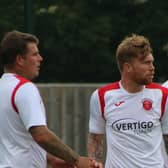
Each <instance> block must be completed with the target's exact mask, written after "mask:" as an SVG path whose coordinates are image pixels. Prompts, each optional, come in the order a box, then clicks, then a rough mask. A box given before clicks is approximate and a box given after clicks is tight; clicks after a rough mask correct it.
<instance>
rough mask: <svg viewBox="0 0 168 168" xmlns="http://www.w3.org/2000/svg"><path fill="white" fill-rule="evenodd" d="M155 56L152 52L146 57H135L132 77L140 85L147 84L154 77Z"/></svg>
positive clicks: (132, 64) (132, 65)
mask: <svg viewBox="0 0 168 168" xmlns="http://www.w3.org/2000/svg"><path fill="white" fill-rule="evenodd" d="M153 62H154V58H153V55H152V54H149V55H147V56H146V57H145V58H144V59H142V58H139V57H137V58H135V59H134V60H133V61H132V63H131V67H132V68H131V73H130V74H131V78H132V80H133V81H134V82H135V83H137V84H139V85H147V84H150V83H151V82H152V81H153V78H154V69H155V68H154V65H153Z"/></svg>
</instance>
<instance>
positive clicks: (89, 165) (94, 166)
mask: <svg viewBox="0 0 168 168" xmlns="http://www.w3.org/2000/svg"><path fill="white" fill-rule="evenodd" d="M75 165H76V167H75V168H103V165H102V163H100V162H97V161H95V160H93V159H91V158H88V157H84V156H81V157H79V160H78V161H77V162H76V164H75Z"/></svg>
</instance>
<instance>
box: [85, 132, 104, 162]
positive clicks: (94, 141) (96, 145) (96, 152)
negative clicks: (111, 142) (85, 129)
mask: <svg viewBox="0 0 168 168" xmlns="http://www.w3.org/2000/svg"><path fill="white" fill-rule="evenodd" d="M88 155H89V157H91V158H94V159H96V160H97V161H100V162H102V161H103V134H93V133H89V135H88Z"/></svg>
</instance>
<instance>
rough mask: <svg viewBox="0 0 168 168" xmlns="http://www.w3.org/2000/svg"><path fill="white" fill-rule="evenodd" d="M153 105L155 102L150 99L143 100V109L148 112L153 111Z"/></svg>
mask: <svg viewBox="0 0 168 168" xmlns="http://www.w3.org/2000/svg"><path fill="white" fill-rule="evenodd" d="M152 104H153V102H152V100H150V99H143V100H142V105H143V108H144V109H145V110H147V111H149V110H151V109H152Z"/></svg>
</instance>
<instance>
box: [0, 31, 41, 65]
mask: <svg viewBox="0 0 168 168" xmlns="http://www.w3.org/2000/svg"><path fill="white" fill-rule="evenodd" d="M29 42H33V43H36V44H38V43H39V40H38V38H37V37H36V36H35V35H32V34H29V33H23V32H19V31H16V30H13V31H10V32H8V33H6V34H5V35H4V37H3V39H2V41H1V43H0V63H1V65H2V66H5V65H10V64H13V63H14V62H15V59H16V56H17V55H18V54H22V55H24V54H26V52H27V44H28V43H29Z"/></svg>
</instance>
